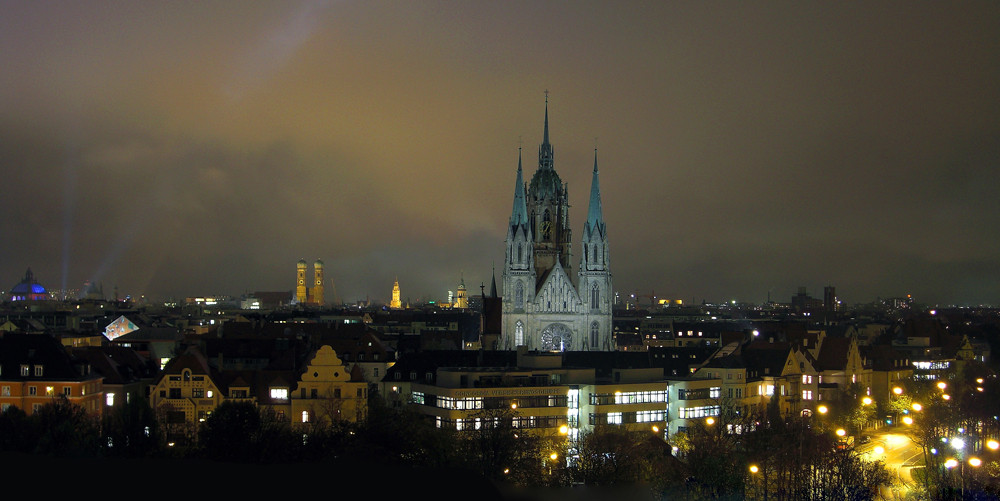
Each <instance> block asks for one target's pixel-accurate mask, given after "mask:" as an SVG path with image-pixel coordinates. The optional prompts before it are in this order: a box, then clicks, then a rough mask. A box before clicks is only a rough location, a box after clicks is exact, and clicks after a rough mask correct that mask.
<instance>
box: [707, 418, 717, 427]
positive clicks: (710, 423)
mask: <svg viewBox="0 0 1000 501" xmlns="http://www.w3.org/2000/svg"><path fill="white" fill-rule="evenodd" d="M705 424H707V425H709V426H712V425H713V424H715V418H713V417H709V418H705Z"/></svg>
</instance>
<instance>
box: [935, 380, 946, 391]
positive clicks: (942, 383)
mask: <svg viewBox="0 0 1000 501" xmlns="http://www.w3.org/2000/svg"><path fill="white" fill-rule="evenodd" d="M937 387H938V388H939V389H942V390H943V389H945V388H947V387H948V385H947V384H945V382H944V381H941V382H940V383H938V384H937Z"/></svg>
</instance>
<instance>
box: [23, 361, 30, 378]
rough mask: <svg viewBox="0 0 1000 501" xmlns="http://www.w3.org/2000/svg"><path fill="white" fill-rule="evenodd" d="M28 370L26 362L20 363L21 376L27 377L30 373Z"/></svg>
mask: <svg viewBox="0 0 1000 501" xmlns="http://www.w3.org/2000/svg"><path fill="white" fill-rule="evenodd" d="M29 370H30V369H29V368H28V364H21V375H22V376H25V377H27V376H28V375H29V374H30V372H28V371H29Z"/></svg>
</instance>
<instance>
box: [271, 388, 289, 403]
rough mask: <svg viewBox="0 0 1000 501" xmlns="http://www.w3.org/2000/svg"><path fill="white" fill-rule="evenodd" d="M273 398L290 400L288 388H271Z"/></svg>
mask: <svg viewBox="0 0 1000 501" xmlns="http://www.w3.org/2000/svg"><path fill="white" fill-rule="evenodd" d="M270 394H271V399H272V400H288V388H278V387H272V388H271V392H270Z"/></svg>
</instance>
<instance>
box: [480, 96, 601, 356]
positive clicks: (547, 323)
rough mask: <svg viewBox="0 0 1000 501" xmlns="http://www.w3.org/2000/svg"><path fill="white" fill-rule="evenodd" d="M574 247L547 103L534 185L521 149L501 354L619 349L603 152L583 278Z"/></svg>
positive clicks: (585, 236) (584, 250) (584, 243)
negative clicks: (524, 170) (526, 173)
mask: <svg viewBox="0 0 1000 501" xmlns="http://www.w3.org/2000/svg"><path fill="white" fill-rule="evenodd" d="M571 242H572V231H571V230H570V223H569V193H568V189H567V186H566V185H565V184H563V182H562V180H561V179H560V178H559V174H557V173H556V170H555V168H554V164H553V149H552V145H551V144H550V143H549V106H548V99H547V98H546V101H545V127H544V133H543V139H542V144H541V146H540V147H539V148H538V169H537V170H536V171H535V174H534V175H533V176H532V178H531V182H530V183H529V184H525V182H524V178H523V174H522V169H521V157H520V151H518V159H517V180H516V182H515V185H514V206H513V209H512V211H511V216H510V225H509V226H508V229H507V237H506V250H505V258H504V269H503V310H502V311H503V312H502V326H501V331H502V332H501V336H500V343H499V344H500V346H499V348H500V349H504V350H513V349H516V348H517V347H518V346H526V347H527V348H528V349H529V350H543V351H570V350H577V351H580V350H582V351H589V350H605V351H606V350H613V349H615V346H614V338H613V337H612V329H611V306H612V301H611V294H612V290H611V271H610V259H609V256H608V239H607V230H606V227H605V224H604V216H603V211H602V208H601V190H600V184H599V182H598V171H597V154H596V151H595V154H594V171H593V179H592V182H591V190H590V201H589V207H588V210H587V220H586V222H585V223H584V226H583V238H582V241H581V247H582V253H581V254H582V255H581V256H580V261H579V269H578V270H577V271H576V273H575V274H574V273H573V269H572V266H573V254H572V243H571Z"/></svg>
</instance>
